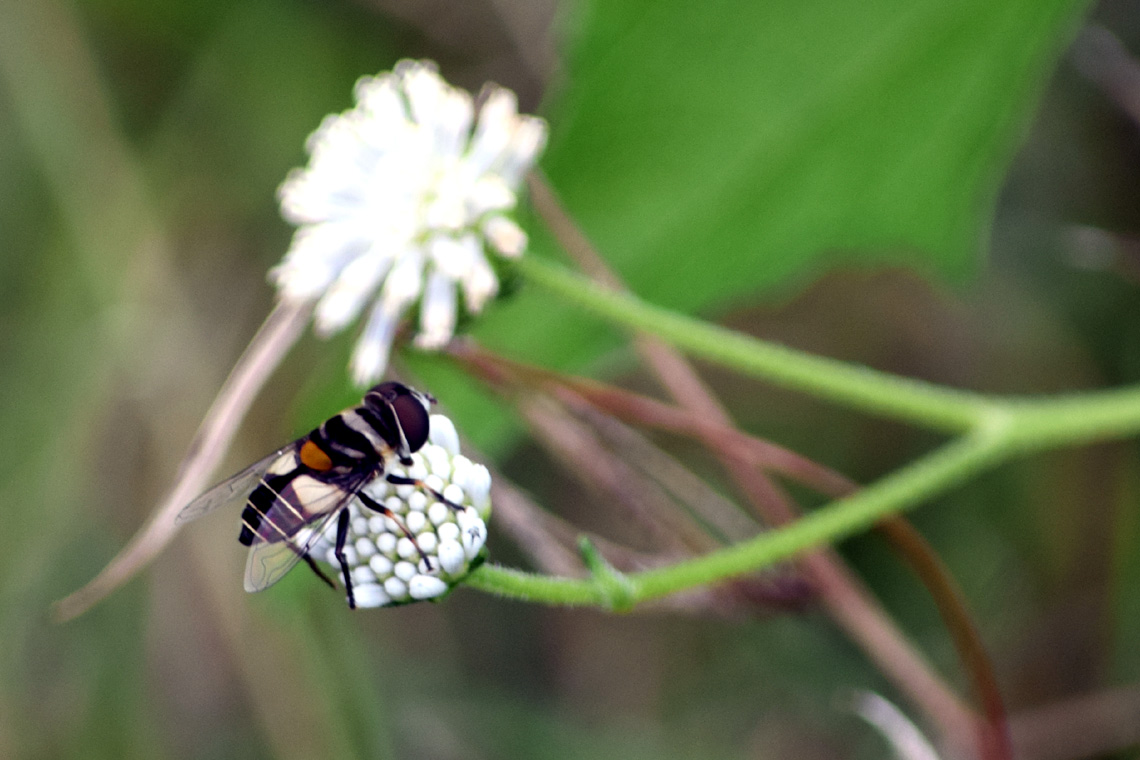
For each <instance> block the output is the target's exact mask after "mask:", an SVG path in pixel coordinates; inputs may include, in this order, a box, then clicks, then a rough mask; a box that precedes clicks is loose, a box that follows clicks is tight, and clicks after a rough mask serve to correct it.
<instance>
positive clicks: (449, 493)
mask: <svg viewBox="0 0 1140 760" xmlns="http://www.w3.org/2000/svg"><path fill="white" fill-rule="evenodd" d="M443 498H445V499H447V500H448V501H450V502H451V503H452V504H462V503H463V502H464V500H465V496H464V493H463V489H462V488H460V487H459V486H458V485H456V484H455V483H452V484H450V485H448V487H447V488H445V489H443Z"/></svg>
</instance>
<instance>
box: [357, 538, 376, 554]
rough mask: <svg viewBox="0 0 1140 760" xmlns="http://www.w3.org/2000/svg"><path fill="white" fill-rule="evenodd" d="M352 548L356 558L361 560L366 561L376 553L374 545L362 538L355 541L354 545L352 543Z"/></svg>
mask: <svg viewBox="0 0 1140 760" xmlns="http://www.w3.org/2000/svg"><path fill="white" fill-rule="evenodd" d="M353 546H355V547H356V554H357V556H359V557H361V558H362V559H368V558H369V557H371V556H372V555H373V554H375V553H376V544H375V543H373V542H372V541H369V540H368V539H367V538H364V537H361V538H358V539H356V543H354V544H353Z"/></svg>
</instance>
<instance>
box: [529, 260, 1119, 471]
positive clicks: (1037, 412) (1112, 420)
mask: <svg viewBox="0 0 1140 760" xmlns="http://www.w3.org/2000/svg"><path fill="white" fill-rule="evenodd" d="M517 266H518V269H519V271H520V272H521V273H522V274H523V275H525V276H526V277H527V279H528V280H530V281H531V282H533V283H534V284H536V285H539V286H540V287H544V288H546V289H548V290H550V291H552V292H554V293H557V294H558V295H560V296H562V297H563V298H565V299H566V300H568V301H571V302H573V303H577V304H578V305H579V306H582V307H583V308H585V309H586V310H588V311H590V312H592V313H594V314H596V315H598V316H600V317H602V318H604V319H607V320H609V321H611V322H615V323H617V324H619V325H622V326H624V327H628V328H631V329H635V330H643V331H645V332H648V333H652V334H654V335H657V336H659V337H661V338H663V339H665V340H666V341H668V342H669V343H671V344H673V345H674V346H676V347H677V348H680V349H681V350H683V351H685V352H686V353H689V354H691V355H693V356H699V357H701V358H703V359H706V360H708V361H711V362H715V363H717V364H720V365H722V366H725V367H729V368H731V369H735V370H738V371H740V372H744V373H746V374H749V375H753V376H755V377H760V378H763V379H765V380H768V381H769V382H772V383H774V384H776V385H780V386H783V387H785V388H791V389H793V390H799V391H803V392H805V393H809V394H811V395H814V396H817V397H819V398H822V399H826V400H829V401H834V402H836V403H838V404H843V405H845V406H850V407H852V408H855V409H860V410H862V411H865V412H869V413H871V414H877V415H881V416H884V417H890V418H893V419H898V420H902V421H905V422H910V423H913V424H915V425H918V426H921V427H926V428H930V429H933V430H941V431H944V432H951V433H964V432H969V431H971V430H976V429H978V427H979V426H983V425H988V424H991V423H992V422H993V421H995V420H1001V419H1003V418H1004V419H1008V420H1009V421H1010V443H1011V445H1013V446H1016V447H1017V448H1019V449H1021V450H1023V451H1034V450H1042V449H1048V448H1056V447H1058V446H1074V445H1079V444H1084V443H1090V442H1093V441H1098V440H1107V439H1112V438H1123V437H1127V436H1132V435H1136V434H1137V433H1140V387H1137V386H1130V387H1127V388H1120V389H1113V390H1107V391H1089V392H1085V393H1076V394H1068V395H1064V396H1046V397H1014V398H1010V397H1000V396H988V395H985V394H980V393H972V392H969V391H961V390H956V389H953V388H946V387H943V386H939V385H935V384H933V383H927V382H923V381H920V380H914V379H911V378H905V377H899V376H897V375H892V374H889V373H887V372H881V371H878V370H874V369H871V368H869V367H862V366H856V365H851V364H846V363H844V362H841V361H838V360H836V359H829V358H827V357H822V356H814V355H812V354H808V353H804V352H802V351H797V350H795V349H792V348H788V347H786V346H781V345H779V344H775V343H770V342H767V341H763V340H760V339H758V338H753V337H751V336H748V335H744V334H742V333H738V332H735V331H733V330H729V329H727V328H724V327H720V326H718V325H713V324H708V323H706V322H702V321H701V320H698V319H694V318H692V317H687V316H685V315H683V314H678V313H676V312H673V311H669V310H668V309H663V308H661V307H659V306H654V305H652V304H649V303H646V302H644V301H642V300H641V299H639V298H637V297H635V296H632V295H629V294H625V293H619V292H615V291H612V290H606V289H605V288H602V287H599V286H597V285H595V284H594V283H592V282H591V281H589V280H587V279H585V278H583V277H580V276H578V275H575V274H572V273H571V272H568V271H566V270H565V269H562V268H561V267H558V266H556V265H553V264H550V263H547V262H543V261H541V260H539V259H537V258H535V257H528V258H525V259H521V260H520V261H519V262H517Z"/></svg>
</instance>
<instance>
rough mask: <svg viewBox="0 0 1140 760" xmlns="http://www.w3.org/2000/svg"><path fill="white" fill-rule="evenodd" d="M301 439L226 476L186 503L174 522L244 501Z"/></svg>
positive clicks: (187, 520)
mask: <svg viewBox="0 0 1140 760" xmlns="http://www.w3.org/2000/svg"><path fill="white" fill-rule="evenodd" d="M300 443H301V441H293V442H292V443H290V444H289V445H288V446H282V447H281V448H279V449H277V451H274V452H273V453H272V454H270V455H269V456H267V457H265V458H264V459H261V460H259V461H257V462H254V463H253V464H251V465H250V466H249V467H246V468H245V469H244V470H242V471H241V472H239V473H238V474H236V475H234V476H232V477H229V478H226V479H225V480H223V481H222V482H221V483H218V484H217V485H216V486H214V487H213V488H211V489H210V490H209V491H206V492H205V493H204V494H202V495H201V496H199V497H198V498H196V499H194V501H192V502H190V503H189V504H187V505H186V506H185V507H183V508H182V511H181V512H179V513H178V517H177V518H175V522H176V523H177V524H179V525H181V524H183V523H188V522H190V521H191V520H197V519H198V518H199V517H201V516H202V515H204V514H206V513H207V512H213V511H214V510H215V509H217V508H219V507H223V506H226V505H227V504H233V503H235V502H244V501H245V500H246V499H247V498H248V497H249V494H250V492H251V491H253V489H254V488H255V487H256V486H257V484H258V483H259V482H260V481H261V478H262V476H263V475H265V473H266V472H267V471H268V470H269V468H270V467H272V466H273V463H274V462H276V461H277V460H278V459H280V458H281V457H282V456H284V455H286V454H290V453H292V452H293V451H295V450H296V449H297V447H298V445H300Z"/></svg>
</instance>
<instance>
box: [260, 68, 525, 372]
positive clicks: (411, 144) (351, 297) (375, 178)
mask: <svg viewBox="0 0 1140 760" xmlns="http://www.w3.org/2000/svg"><path fill="white" fill-rule="evenodd" d="M479 101H480V105H479V107H478V110H476V104H475V100H474V99H473V98H472V97H471V95H469V94H468V93H466V92H464V91H463V90H459V89H456V88H454V87H452V86H451V85H449V84H447V82H445V81H444V80H443V78H442V77H440V75H439V73H438V71H437V70H436V67H435V65H434V64H432V63H430V62H426V61H401V62H399V63H398V64H396V66H395V68H394V70H393V71H391V72H388V73H383V74H379V75H377V76H375V77H364V78H363V79H361V80H360V81H359V82H357V84H356V107H355V108H353V109H351V110H349V111H345V112H344V113H342V114H337V115H332V116H328V117H326V118H325V120H324V122H323V123H322V124H321V126H320V127H319V128H318V129H317V131H316V132H314V133H313V134H312V135H311V136H310V137H309V141H308V144H307V148H308V152H309V155H310V160H309V165H308V166H307V167H305V168H304V169H295V170H294V171H293V172H291V173H290V174H289V176H288V177H287V178H286V180H285V182H284V184H282V186H281V189H280V191H279V196H280V200H281V212H282V214H283V215H284V216H285V218H286V219H287V220H289V221H290V222H292V223H293V224H296V225H298V229H297V232H296V233H295V235H294V237H293V242H292V244H291V245H290V247H289V250H288V252H287V253H286V254H285V258H284V260H283V261H282V262H281V264H279V265H278V266H277V267H275V268H274V269H273V270H271V272H270V278H271V279H272V280H273V282H274V283H275V284H276V285H277V288H278V291H279V294H280V296H281V297H282V298H285V299H290V300H295V301H310V300H311V301H316V312H315V321H316V328H317V331H318V332H320V333H322V334H325V335H329V334H332V333H335V332H337V331H339V330H341V329H343V328H344V327H346V326H347V325H348V324H349V323H351V322H353V321H354V320H355V319H356V318H357V317H358V316H359V315H360V314H361V312H362V311H363V310H364V308H365V307H366V306H367V305H369V303H371V310H370V313H369V316H368V320H367V322H366V324H365V326H364V329H363V331H362V333H361V336H360V340H359V342H358V343H357V347H356V350H355V353H354V354H353V358H352V374H353V377H354V379H355V381H356V382H357V383H358V384H360V385H368V384H369V383H372V382H375V381H376V380H378V379H379V378H380V376H381V375H382V374H383V372H384V369H385V367H386V366H387V363H388V356H389V354H390V351H391V346H392V340H393V338H394V337H395V334H396V329H397V327H398V325H399V321H400V319H401V318H402V317H403V316H404V314H406V313H407V312H408V310H409V309H411V308H412V307H413V306H414V305H415V304H416V303H417V302H418V303H419V315H420V324H419V331H418V334H417V335H416V339H415V342H416V345H417V346H419V347H421V348H427V349H434V348H440V347H442V346H443V345H444V344H446V343H447V341H449V340H450V339H451V337H452V334H453V333H454V331H455V323H456V320H457V317H458V311H459V305H460V297H462V305H463V307H464V308H465V309H466V311H467V312H468V313H470V314H477V313H478V312H479V311H481V310H482V308H483V307H484V305H485V304H486V303H487V301H488V300H489V299H491V298H492V297H494V296H495V295H496V294H497V293H498V289H499V281H498V278H497V276H496V275H495V270H494V269H493V268H492V266H491V263H490V262H489V261H488V258H487V257H488V254H490V255H492V256H505V257H508V258H514V257H518V256H520V255H522V253H523V251H524V250H525V249H526V245H527V236H526V233H525V232H523V230H522V229H521V228H520V227H519V226H518V224H516V223H515V221H514V220H513V219H511V217H510V214H511V213H512V212H513V211H514V208H515V206H516V204H517V200H518V198H517V192H518V188H519V184H520V183H521V182H522V179H523V176H524V175H525V174H526V172H527V170H529V169H530V167H531V166H532V165H533V164H534V162H535V161H536V160H537V158H538V156H539V154H540V153H541V152H542V149H543V147H544V146H545V144H546V131H547V130H546V123H545V122H544V121H543V120H542V119H539V118H537V117H534V116H526V115H520V114H519V113H518V106H517V102H516V99H515V95H514V93H512V92H511V91H510V90H507V89H504V88H502V87H498V86H495V85H488V86H486V87H485V88H484V92H483V94H481V95H480V98H479Z"/></svg>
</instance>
